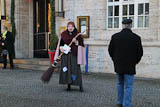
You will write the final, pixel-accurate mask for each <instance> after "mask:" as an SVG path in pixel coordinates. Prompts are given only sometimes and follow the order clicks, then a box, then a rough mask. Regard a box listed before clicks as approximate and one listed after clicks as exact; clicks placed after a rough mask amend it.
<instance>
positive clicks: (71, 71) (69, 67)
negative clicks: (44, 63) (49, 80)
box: [59, 53, 82, 86]
mask: <svg viewBox="0 0 160 107" xmlns="http://www.w3.org/2000/svg"><path fill="white" fill-rule="evenodd" d="M59 83H60V84H70V85H76V86H82V75H81V68H80V65H79V64H77V56H74V55H72V53H69V54H67V55H66V54H64V55H63V56H62V59H61V70H60V78H59Z"/></svg>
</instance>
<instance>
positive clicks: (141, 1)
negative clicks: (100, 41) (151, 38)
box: [106, 0, 150, 29]
mask: <svg viewBox="0 0 160 107" xmlns="http://www.w3.org/2000/svg"><path fill="white" fill-rule="evenodd" d="M146 3H149V14H148V15H145V5H144V8H143V9H144V10H143V11H144V15H143V17H145V16H148V17H149V15H150V2H149V0H128V1H124V0H119V1H116V2H115V1H114V0H113V2H109V0H107V11H106V12H107V13H106V15H107V17H106V22H107V24H106V27H107V29H122V23H121V22H122V20H123V5H131V4H134V15H133V17H134V25H133V26H134V27H133V28H132V29H147V28H149V26H148V27H145V26H144V25H145V24H144V23H145V20H143V27H138V16H139V15H138V4H146ZM115 5H118V6H119V28H114V22H112V28H109V27H108V25H109V23H108V19H109V15H108V13H109V12H108V8H109V6H115ZM128 8H129V6H128ZM128 11H129V10H128ZM113 12H114V9H113ZM128 13H129V12H128ZM128 16H130V15H129V14H127V17H128ZM131 16H132V15H131ZM113 19H114V16H113ZM143 19H145V18H143ZM149 20H150V18H149ZM149 22H150V21H149ZM149 22H148V23H149Z"/></svg>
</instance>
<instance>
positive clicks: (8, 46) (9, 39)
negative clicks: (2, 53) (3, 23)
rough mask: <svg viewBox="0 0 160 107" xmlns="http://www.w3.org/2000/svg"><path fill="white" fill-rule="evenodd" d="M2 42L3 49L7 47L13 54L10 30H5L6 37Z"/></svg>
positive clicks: (12, 37)
mask: <svg viewBox="0 0 160 107" xmlns="http://www.w3.org/2000/svg"><path fill="white" fill-rule="evenodd" d="M2 42H4V44H5V45H4V46H3V49H7V50H8V52H9V53H11V54H13V53H14V36H13V35H12V33H11V32H9V31H8V32H7V34H6V39H5V40H2Z"/></svg>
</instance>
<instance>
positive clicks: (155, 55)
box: [57, 0, 160, 78]
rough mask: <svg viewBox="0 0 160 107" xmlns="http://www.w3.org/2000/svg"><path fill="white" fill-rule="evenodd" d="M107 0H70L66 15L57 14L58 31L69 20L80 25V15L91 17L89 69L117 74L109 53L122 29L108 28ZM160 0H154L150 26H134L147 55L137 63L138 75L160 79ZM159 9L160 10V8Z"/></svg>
mask: <svg viewBox="0 0 160 107" xmlns="http://www.w3.org/2000/svg"><path fill="white" fill-rule="evenodd" d="M106 3H107V2H106V0H99V1H98V2H97V1H96V0H67V2H65V3H64V11H65V18H58V17H57V32H58V30H59V29H58V28H59V27H60V26H65V25H66V23H67V22H68V21H69V20H72V21H74V22H75V23H76V24H77V16H90V38H88V39H85V43H86V44H89V72H107V73H113V72H114V69H113V63H112V61H111V58H110V57H109V54H108V44H109V41H110V38H111V35H112V34H114V33H116V32H119V31H120V30H121V29H116V30H114V29H107V26H106V18H107V16H106V13H107V12H106V11H107V9H106V7H107V4H106ZM159 3H160V0H153V1H152V2H150V20H149V28H145V29H133V31H134V32H135V33H137V34H139V35H140V36H141V38H142V43H143V47H144V56H143V58H142V61H141V63H140V64H139V65H138V66H137V76H140V77H148V78H150V77H151V78H152V77H154V78H160V71H159V68H160V63H159V60H160V54H159V53H160V52H159V51H160V48H159V47H160V41H159V40H160V35H159V31H160V28H159V26H160V11H159V9H160V8H159V7H160V6H159V5H160V4H159ZM157 8H159V9H157Z"/></svg>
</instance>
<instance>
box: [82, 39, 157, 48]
mask: <svg viewBox="0 0 160 107" xmlns="http://www.w3.org/2000/svg"><path fill="white" fill-rule="evenodd" d="M109 42H110V41H107V40H106V41H105V40H85V41H84V43H85V44H89V45H90V46H108V44H109ZM142 45H143V46H144V47H160V41H152V42H150V41H145V42H142Z"/></svg>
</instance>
